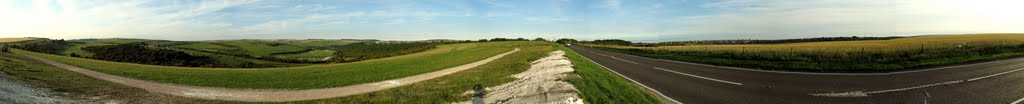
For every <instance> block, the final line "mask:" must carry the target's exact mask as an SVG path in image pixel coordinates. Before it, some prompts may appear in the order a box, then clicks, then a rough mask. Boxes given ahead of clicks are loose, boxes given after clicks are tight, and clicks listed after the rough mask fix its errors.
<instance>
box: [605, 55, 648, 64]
mask: <svg viewBox="0 0 1024 104" xmlns="http://www.w3.org/2000/svg"><path fill="white" fill-rule="evenodd" d="M608 57H611V58H612V59H616V60H619V61H624V62H628V63H632V64H640V63H636V62H633V61H629V60H623V59H620V58H618V57H615V56H608Z"/></svg>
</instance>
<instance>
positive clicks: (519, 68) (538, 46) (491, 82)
mask: <svg viewBox="0 0 1024 104" xmlns="http://www.w3.org/2000/svg"><path fill="white" fill-rule="evenodd" d="M517 43H521V44H519V46H518V47H519V48H520V49H523V50H521V51H519V52H516V53H513V54H509V55H508V56H505V57H503V58H500V59H498V60H494V61H492V62H490V63H487V64H484V65H481V66H478V67H475V68H472V69H469V70H465V71H461V72H458V73H454V74H451V75H447V76H444V77H440V78H437V79H431V80H427V81H424V82H420V83H415V84H411V85H407V86H402V87H397V88H393V89H388V90H384V91H378V92H371V93H367V94H360V95H354V96H348V97H341V98H330V99H321V100H311V101H302V102H296V103H347V104H353V103H354V104H366V103H371V104H420V103H438V104H440V103H452V102H462V101H468V100H470V97H471V95H466V94H463V93H464V92H466V91H470V90H472V88H473V86H474V85H478V84H479V85H481V86H485V87H490V86H497V85H500V84H504V83H508V82H511V81H513V80H515V78H512V77H510V76H511V75H513V74H516V73H520V72H523V71H525V70H527V69H529V67H530V62H532V61H534V60H536V59H539V58H541V57H545V56H547V53H549V52H551V51H555V50H563V51H566V52H568V53H567V54H566V56H567V57H568V58H569V59H570V60H571V61H572V63H573V65H575V66H574V67H573V68H574V69H575V70H576V72H575V74H577V75H579V76H580V77H581V78H576V79H571V80H568V81H569V82H571V83H572V84H573V85H575V86H576V87H577V88H578V89H579V90H580V91H581V94H580V95H581V97H583V98H584V99H585V100H586V101H587V103H590V104H655V103H659V102H658V101H657V99H656V98H655V97H654V95H653V94H650V93H646V92H644V91H643V90H641V89H640V87H638V86H637V85H635V84H631V83H630V82H628V81H626V80H625V79H624V78H622V77H619V76H617V75H615V74H614V73H611V72H609V71H608V70H605V69H602V68H600V66H597V64H594V63H592V62H589V61H587V60H586V59H583V57H582V56H579V55H578V54H576V53H575V52H572V51H571V50H569V49H567V48H565V47H561V46H560V45H557V44H553V43H547V42H517Z"/></svg>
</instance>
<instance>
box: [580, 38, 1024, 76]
mask: <svg viewBox="0 0 1024 104" xmlns="http://www.w3.org/2000/svg"><path fill="white" fill-rule="evenodd" d="M588 46H591V47H598V48H600V49H604V50H610V51H615V52H621V53H627V54H633V55H640V56H646V57H655V58H663V59H672V60H680V61H689V62H698V63H707V64H715V65H728V66H740V67H752V68H761V69H768V70H797V71H813V72H884V71H894V70H902V69H911V68H922V67H930V66H939V65H948V64H960V63H967V62H977V61H985V60H994V59H1002V58H1010V57H1019V56H1024V34H973V35H943V36H920V37H911V38H899V39H892V40H868V41H843V42H810V43H792V44H754V45H686V46H661V47H631V46H600V45H588Z"/></svg>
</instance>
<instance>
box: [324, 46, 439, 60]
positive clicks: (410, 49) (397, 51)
mask: <svg viewBox="0 0 1024 104" xmlns="http://www.w3.org/2000/svg"><path fill="white" fill-rule="evenodd" d="M440 44H445V43H444V42H401V43H378V42H362V43H353V44H346V45H340V46H333V47H331V50H334V51H335V52H337V53H335V57H334V58H332V59H331V61H333V62H336V63H341V62H354V61H362V60H369V59H376V58H384V57H391V56H399V55H405V54H410V53H416V52H422V51H426V50H429V49H433V48H434V47H435V46H437V45H440Z"/></svg>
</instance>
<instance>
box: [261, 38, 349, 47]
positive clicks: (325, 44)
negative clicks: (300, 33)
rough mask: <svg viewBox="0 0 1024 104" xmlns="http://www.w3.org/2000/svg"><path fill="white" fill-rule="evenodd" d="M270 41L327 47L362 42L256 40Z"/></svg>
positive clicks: (342, 40) (340, 40) (337, 40)
mask: <svg viewBox="0 0 1024 104" xmlns="http://www.w3.org/2000/svg"><path fill="white" fill-rule="evenodd" d="M258 41H264V42H272V43H282V44H289V45H295V46H301V47H310V48H314V47H329V46H340V45H348V44H352V43H359V42H363V40H351V39H306V40H294V39H276V40H258Z"/></svg>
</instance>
